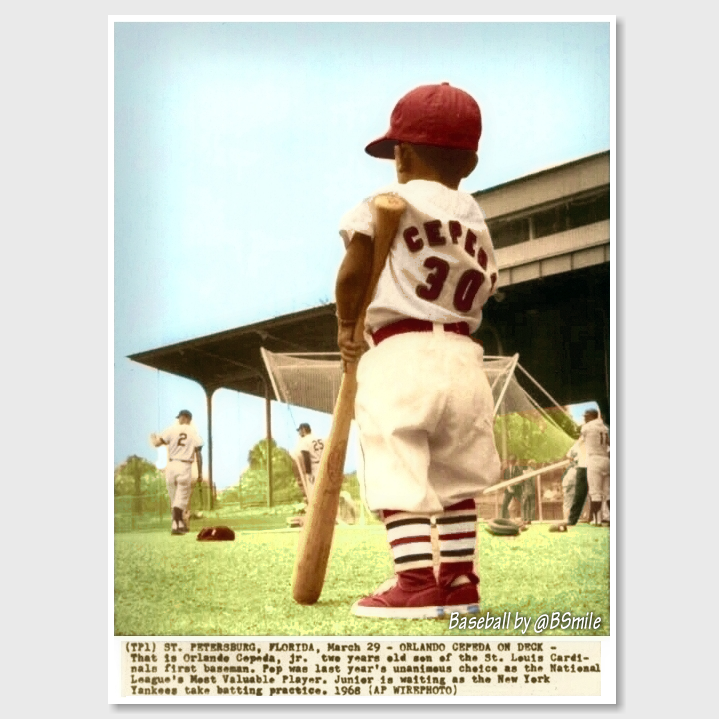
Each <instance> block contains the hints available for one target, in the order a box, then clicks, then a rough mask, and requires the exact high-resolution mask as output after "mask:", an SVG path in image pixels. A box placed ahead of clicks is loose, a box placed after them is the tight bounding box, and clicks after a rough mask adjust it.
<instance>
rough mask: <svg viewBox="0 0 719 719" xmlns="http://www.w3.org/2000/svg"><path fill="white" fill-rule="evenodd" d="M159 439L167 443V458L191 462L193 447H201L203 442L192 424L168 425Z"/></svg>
mask: <svg viewBox="0 0 719 719" xmlns="http://www.w3.org/2000/svg"><path fill="white" fill-rule="evenodd" d="M160 439H162V441H163V442H164V443H165V444H166V445H167V459H168V460H169V461H172V460H175V459H179V460H182V461H184V462H192V460H193V459H194V458H195V449H197V448H198V447H202V445H203V442H202V438H201V437H200V435H199V434H197V430H196V429H195V427H194V425H192V424H180V423H179V422H175V424H173V425H171V426H169V427H168V428H167V429H166V430H164V431H163V432H162V433H161V434H160Z"/></svg>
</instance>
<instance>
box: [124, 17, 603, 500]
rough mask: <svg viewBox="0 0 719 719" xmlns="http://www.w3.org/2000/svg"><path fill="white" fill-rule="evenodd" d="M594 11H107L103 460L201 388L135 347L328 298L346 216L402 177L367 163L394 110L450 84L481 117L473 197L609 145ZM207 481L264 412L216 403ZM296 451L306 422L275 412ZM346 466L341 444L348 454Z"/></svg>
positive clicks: (233, 458) (192, 399)
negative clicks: (390, 14) (239, 14)
mask: <svg viewBox="0 0 719 719" xmlns="http://www.w3.org/2000/svg"><path fill="white" fill-rule="evenodd" d="M610 43H611V25H610V23H609V22H608V21H606V20H605V21H603V22H586V21H584V20H582V21H581V22H511V23H507V22H502V23H498V22H462V23H455V22H450V23H445V22H434V23H425V22H419V23H415V22H406V21H404V22H399V23H388V22H381V23H370V22H358V23H352V22H347V23H337V22H311V23H303V22H274V23H257V22H225V23H218V22H188V23H184V22H183V23H173V22H148V23H142V22H117V23H115V26H114V73H113V78H114V80H113V81H114V95H113V98H112V99H113V102H114V115H113V122H114V128H113V129H114V139H115V142H114V153H113V163H114V173H113V175H112V177H111V180H112V181H113V182H114V197H115V203H114V238H113V245H114V264H113V272H114V315H113V316H114V327H113V337H114V389H115V392H114V461H115V463H116V464H117V463H119V462H121V461H123V460H124V459H125V458H126V457H127V456H128V455H131V454H138V455H140V456H144V457H146V458H148V459H150V460H151V461H155V459H156V451H155V450H154V449H152V448H151V447H150V445H149V443H148V435H149V433H150V432H151V431H154V430H158V429H161V428H163V427H165V426H166V425H167V424H169V423H170V422H171V421H173V418H174V417H175V415H176V414H177V411H178V410H179V409H181V408H184V407H187V408H189V409H191V410H192V411H193V413H194V414H195V421H196V424H197V426H198V429H199V431H200V433H201V434H203V436H204V437H205V438H206V437H207V421H206V417H205V396H204V392H203V390H202V389H201V388H200V387H199V385H197V384H195V383H194V382H191V381H189V380H183V379H180V378H176V377H173V376H171V375H168V374H164V373H158V372H157V371H155V370H152V369H150V368H147V367H145V366H143V365H140V364H137V363H133V362H131V361H130V360H128V359H127V355H129V354H132V353H135V352H140V351H143V350H148V349H153V348H156V347H160V346H163V345H166V344H170V343H173V342H178V341H182V340H187V339H191V338H194V337H198V336H202V335H206V334H210V333H213V332H219V331H222V330H226V329H230V328H233V327H238V326H242V325H245V324H249V323H251V322H256V321H260V320H263V319H267V318H270V317H273V316H276V315H278V314H285V313H288V312H293V311H297V310H301V309H305V308H309V307H314V306H316V305H318V304H320V303H322V302H324V301H330V300H332V299H333V286H334V278H335V274H336V270H337V267H338V265H339V263H340V261H341V258H342V253H343V247H342V243H341V241H340V239H339V236H338V234H337V225H338V221H339V218H340V216H341V215H342V214H343V213H344V212H345V211H346V210H347V209H349V208H350V207H352V206H353V205H354V204H356V203H357V202H358V201H360V200H361V199H362V198H363V197H364V196H366V195H367V194H369V193H370V192H371V191H372V190H373V189H375V188H376V187H378V186H380V185H382V184H385V183H386V182H388V181H391V180H393V179H394V172H393V167H392V165H391V163H389V162H386V161H379V160H376V159H373V158H370V157H369V156H367V155H365V153H364V152H363V148H364V146H365V145H366V144H367V142H369V141H370V140H372V139H374V138H375V137H377V136H379V135H380V134H382V133H383V132H384V131H385V130H386V129H387V126H388V122H389V115H390V113H391V110H392V108H393V106H394V104H395V103H396V101H397V100H398V99H399V98H400V97H401V96H402V95H403V94H404V93H406V92H407V91H408V90H410V89H412V88H413V87H415V86H417V85H420V84H426V83H434V82H443V81H447V82H450V83H451V84H453V85H456V86H458V87H461V88H463V89H465V90H467V91H468V92H470V93H471V94H472V95H473V96H474V97H475V98H476V99H477V101H478V102H479V104H480V107H481V110H482V118H483V134H482V139H481V141H480V150H479V165H478V168H477V169H476V170H475V171H474V173H473V174H472V175H471V176H470V177H469V178H468V179H467V180H465V181H464V183H463V185H462V189H464V190H467V191H469V192H474V191H477V190H480V189H484V188H486V187H491V186H493V185H496V184H498V183H501V182H505V181H508V180H511V179H513V178H515V177H518V176H521V175H524V174H527V173H530V172H534V171H536V170H539V169H542V168H544V167H547V166H549V165H553V164H557V163H562V162H566V161H569V160H572V159H575V158H577V157H580V156H583V155H587V154H591V153H594V152H600V151H602V150H606V149H609V148H610V146H611V128H612V124H611V112H612V107H611V104H610V98H611V93H612V82H611V44H610ZM213 405H214V411H213V435H214V452H215V455H214V475H215V476H214V478H215V482H216V483H217V486H218V487H220V488H222V487H225V486H229V485H230V484H233V483H234V482H236V481H237V479H238V476H239V473H240V471H241V470H242V469H243V467H244V466H245V463H246V458H247V453H248V451H249V449H250V448H251V447H252V445H254V444H255V443H256V442H257V441H258V440H259V439H261V438H262V437H263V436H264V432H265V428H264V403H263V401H262V400H259V399H255V398H250V397H246V396H240V395H238V394H237V393H234V392H230V391H228V390H220V391H218V392H217V393H216V394H215V396H214V399H213ZM272 420H273V434H274V436H275V438H276V439H277V441H278V442H279V444H280V445H282V446H285V447H287V448H290V447H291V446H293V444H294V442H295V440H296V433H295V427H296V425H297V424H298V423H299V422H301V421H309V422H310V423H311V424H312V425H313V428H314V429H315V430H316V431H317V432H318V433H319V434H324V433H326V431H327V430H328V429H329V426H330V417H329V416H327V415H320V414H315V413H311V412H306V411H304V410H298V409H296V408H295V409H292V410H290V409H288V408H287V407H286V406H284V405H281V404H279V403H275V404H274V405H273V410H272ZM352 461H353V452H352V451H350V458H349V462H348V464H351V463H352Z"/></svg>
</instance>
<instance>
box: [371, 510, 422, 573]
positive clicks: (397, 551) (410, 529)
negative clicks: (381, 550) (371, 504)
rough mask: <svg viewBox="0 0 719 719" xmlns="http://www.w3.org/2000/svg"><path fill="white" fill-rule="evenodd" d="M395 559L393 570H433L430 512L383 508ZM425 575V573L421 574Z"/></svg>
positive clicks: (383, 517)
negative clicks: (414, 512)
mask: <svg viewBox="0 0 719 719" xmlns="http://www.w3.org/2000/svg"><path fill="white" fill-rule="evenodd" d="M381 517H382V520H383V521H384V525H385V527H386V528H387V541H388V542H389V546H390V549H391V551H392V558H393V559H394V569H395V572H397V573H399V572H407V571H411V570H418V569H427V568H429V569H430V571H431V569H432V534H431V524H430V518H429V515H426V514H412V513H411V512H402V511H394V510H386V509H385V510H382V512H381ZM422 574H424V573H422Z"/></svg>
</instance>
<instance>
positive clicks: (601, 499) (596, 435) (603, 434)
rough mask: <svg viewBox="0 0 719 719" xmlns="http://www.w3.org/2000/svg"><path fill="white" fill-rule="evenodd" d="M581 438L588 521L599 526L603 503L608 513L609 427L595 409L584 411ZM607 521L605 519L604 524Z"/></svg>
mask: <svg viewBox="0 0 719 719" xmlns="http://www.w3.org/2000/svg"><path fill="white" fill-rule="evenodd" d="M581 438H582V440H583V441H584V446H585V449H586V452H587V484H588V486H589V502H590V505H589V514H590V522H591V524H593V525H595V526H601V524H602V512H603V506H604V505H605V504H606V509H607V513H609V429H608V427H607V425H606V424H604V422H603V421H602V420H601V418H600V417H599V412H598V411H597V410H596V409H588V410H587V411H586V412H585V413H584V425H583V426H582V429H581ZM608 523H609V520H608V519H607V521H605V522H604V524H608Z"/></svg>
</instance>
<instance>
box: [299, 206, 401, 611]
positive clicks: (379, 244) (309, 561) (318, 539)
mask: <svg viewBox="0 0 719 719" xmlns="http://www.w3.org/2000/svg"><path fill="white" fill-rule="evenodd" d="M404 208H405V202H404V200H403V199H402V198H400V197H398V196H397V195H379V196H377V197H375V198H374V221H375V235H374V245H373V255H372V272H371V274H370V280H369V283H368V285H367V289H366V291H365V296H364V301H363V303H362V305H361V311H360V314H359V317H358V319H357V324H356V325H355V328H354V338H355V340H357V341H360V340H361V339H362V337H363V334H364V318H365V312H366V310H367V307H368V305H369V303H370V301H371V300H372V296H373V295H374V291H375V287H376V286H377V280H378V279H379V276H380V274H381V272H382V268H383V267H384V263H385V260H386V259H387V255H388V253H389V249H390V247H391V245H392V241H393V240H394V236H395V235H396V234H397V228H398V227H399V220H400V217H401V216H402V212H403V211H404ZM356 393H357V364H356V363H347V364H346V365H345V370H344V373H343V374H342V381H341V383H340V390H339V395H338V397H337V401H336V402H335V409H334V413H333V415H332V427H331V429H330V433H329V436H328V437H327V441H326V442H325V448H324V452H323V453H322V459H321V461H320V466H319V469H318V471H317V479H316V480H315V486H314V489H313V490H312V497H311V500H310V503H309V509H308V512H307V518H306V520H305V524H304V526H303V528H302V531H301V533H300V541H299V546H298V548H297V557H296V560H295V570H294V577H293V580H292V596H293V597H294V599H295V601H296V602H298V603H299V604H314V603H315V602H316V601H317V600H318V599H319V596H320V594H321V592H322V586H323V585H324V581H325V573H326V571H327V562H328V560H329V556H330V549H331V548H332V537H333V536H334V531H335V521H336V519H337V508H338V505H339V497H340V490H341V489H342V480H343V478H344V465H345V457H346V455H347V440H348V438H349V433H350V425H351V423H352V418H353V417H354V403H355V395H356Z"/></svg>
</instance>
